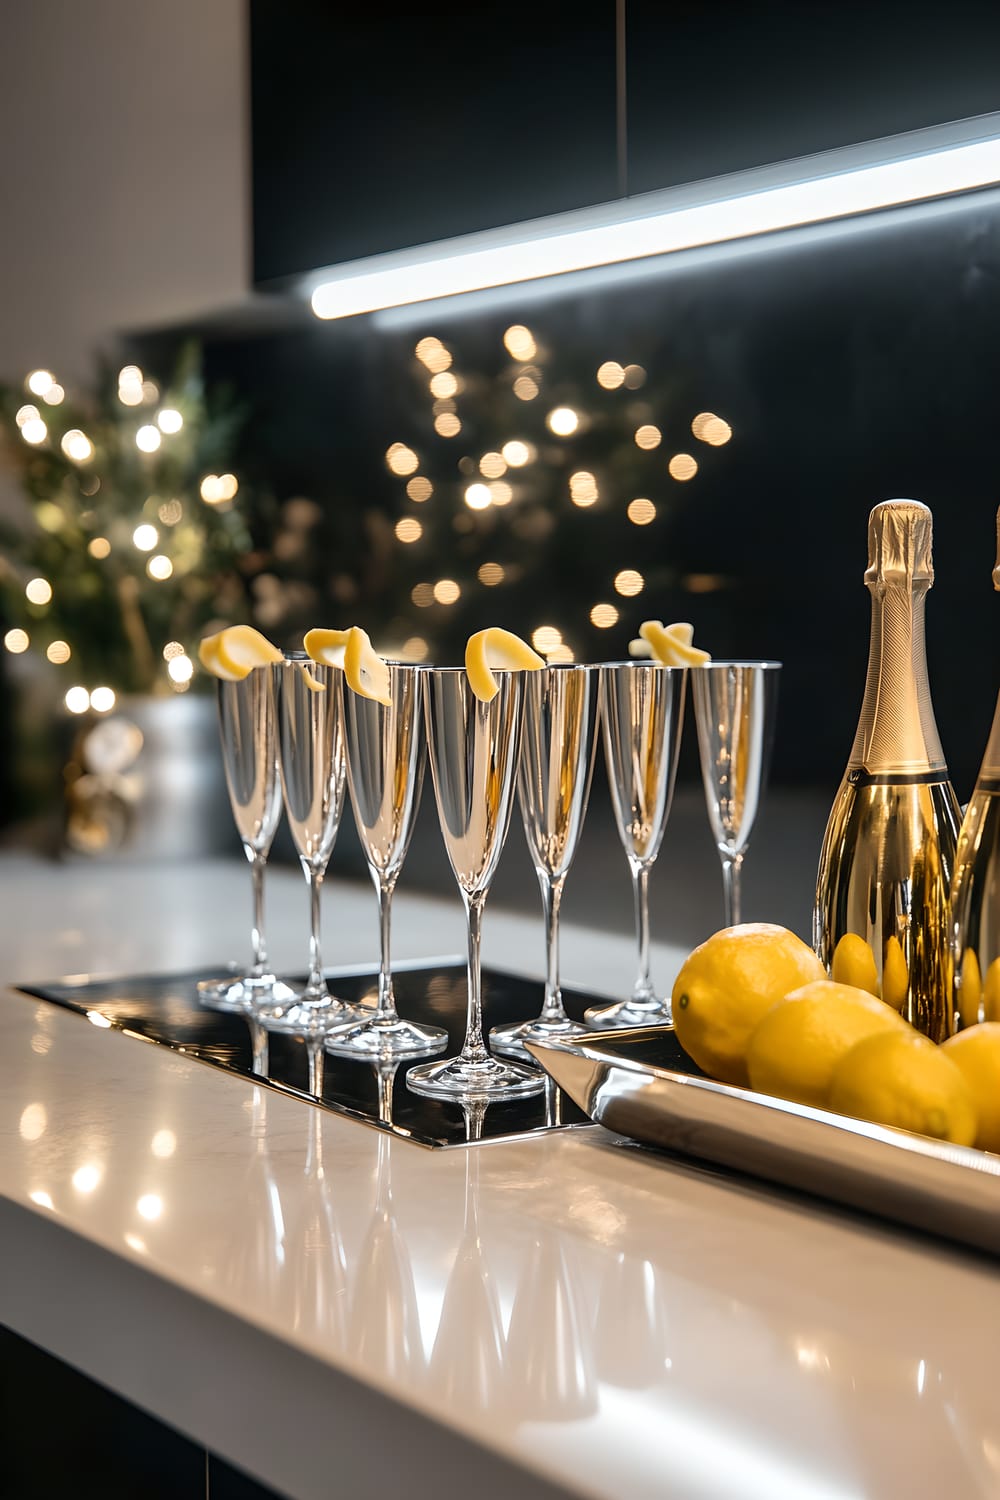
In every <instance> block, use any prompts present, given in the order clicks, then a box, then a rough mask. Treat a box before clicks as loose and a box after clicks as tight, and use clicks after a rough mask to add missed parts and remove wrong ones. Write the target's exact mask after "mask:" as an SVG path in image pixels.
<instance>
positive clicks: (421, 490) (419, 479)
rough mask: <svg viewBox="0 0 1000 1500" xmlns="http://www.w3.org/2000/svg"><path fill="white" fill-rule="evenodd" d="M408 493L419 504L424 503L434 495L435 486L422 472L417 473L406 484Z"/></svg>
mask: <svg viewBox="0 0 1000 1500" xmlns="http://www.w3.org/2000/svg"><path fill="white" fill-rule="evenodd" d="M406 493H407V494H408V495H409V497H410V499H411V500H415V501H416V502H417V504H418V505H422V504H423V502H424V501H425V500H429V499H430V498H431V496H432V495H433V493H434V486H433V485H432V484H431V482H430V480H429V479H425V478H424V476H423V475H422V474H415V475H414V476H413V478H412V479H411V480H410V481H409V483H408V484H407V486H406Z"/></svg>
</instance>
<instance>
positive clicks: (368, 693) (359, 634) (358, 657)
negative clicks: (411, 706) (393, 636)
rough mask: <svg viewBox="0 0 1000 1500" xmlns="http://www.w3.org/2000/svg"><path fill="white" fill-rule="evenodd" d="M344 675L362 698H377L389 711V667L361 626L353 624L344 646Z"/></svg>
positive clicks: (352, 688)
mask: <svg viewBox="0 0 1000 1500" xmlns="http://www.w3.org/2000/svg"><path fill="white" fill-rule="evenodd" d="M344 676H345V677H346V678H347V685H348V687H349V688H351V690H352V691H353V692H355V693H357V694H358V696H359V697H361V698H374V699H375V701H376V703H384V704H385V706H386V707H387V708H388V707H389V706H390V704H391V703H392V696H391V694H390V692H389V686H390V683H389V668H388V667H387V666H386V664H385V662H384V661H383V660H382V658H381V656H379V654H378V652H377V651H376V650H375V647H374V646H373V645H372V643H371V641H370V640H369V639H368V636H367V635H366V633H365V632H364V631H363V630H362V629H361V627H360V625H352V627H351V629H350V630H349V631H348V635H347V644H346V645H345V647H344Z"/></svg>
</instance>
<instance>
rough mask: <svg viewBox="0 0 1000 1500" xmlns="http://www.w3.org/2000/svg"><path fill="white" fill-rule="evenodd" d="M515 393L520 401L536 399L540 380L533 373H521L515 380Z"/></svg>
mask: <svg viewBox="0 0 1000 1500" xmlns="http://www.w3.org/2000/svg"><path fill="white" fill-rule="evenodd" d="M514 395H515V396H516V397H517V399H518V401H534V399H535V397H536V396H537V395H538V382H537V380H535V379H534V377H533V376H531V375H519V376H518V377H517V379H516V380H515V381H514Z"/></svg>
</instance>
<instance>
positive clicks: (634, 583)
mask: <svg viewBox="0 0 1000 1500" xmlns="http://www.w3.org/2000/svg"><path fill="white" fill-rule="evenodd" d="M645 586H646V580H645V578H643V576H642V574H641V573H637V572H636V570H635V568H622V570H621V572H620V573H616V574H615V593H616V594H622V595H623V596H624V597H625V598H626V599H631V598H633V597H634V596H635V595H636V594H641V593H642V591H643V589H644V588H645Z"/></svg>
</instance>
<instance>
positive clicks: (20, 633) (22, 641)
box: [3, 630, 31, 656]
mask: <svg viewBox="0 0 1000 1500" xmlns="http://www.w3.org/2000/svg"><path fill="white" fill-rule="evenodd" d="M3 643H4V645H5V647H6V648H7V650H8V651H9V652H10V653H11V655H12V656H20V654H21V652H22V651H27V649H28V647H29V646H30V645H31V641H30V639H29V637H28V632H27V631H26V630H8V632H7V634H6V635H5V636H4V638H3Z"/></svg>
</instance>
